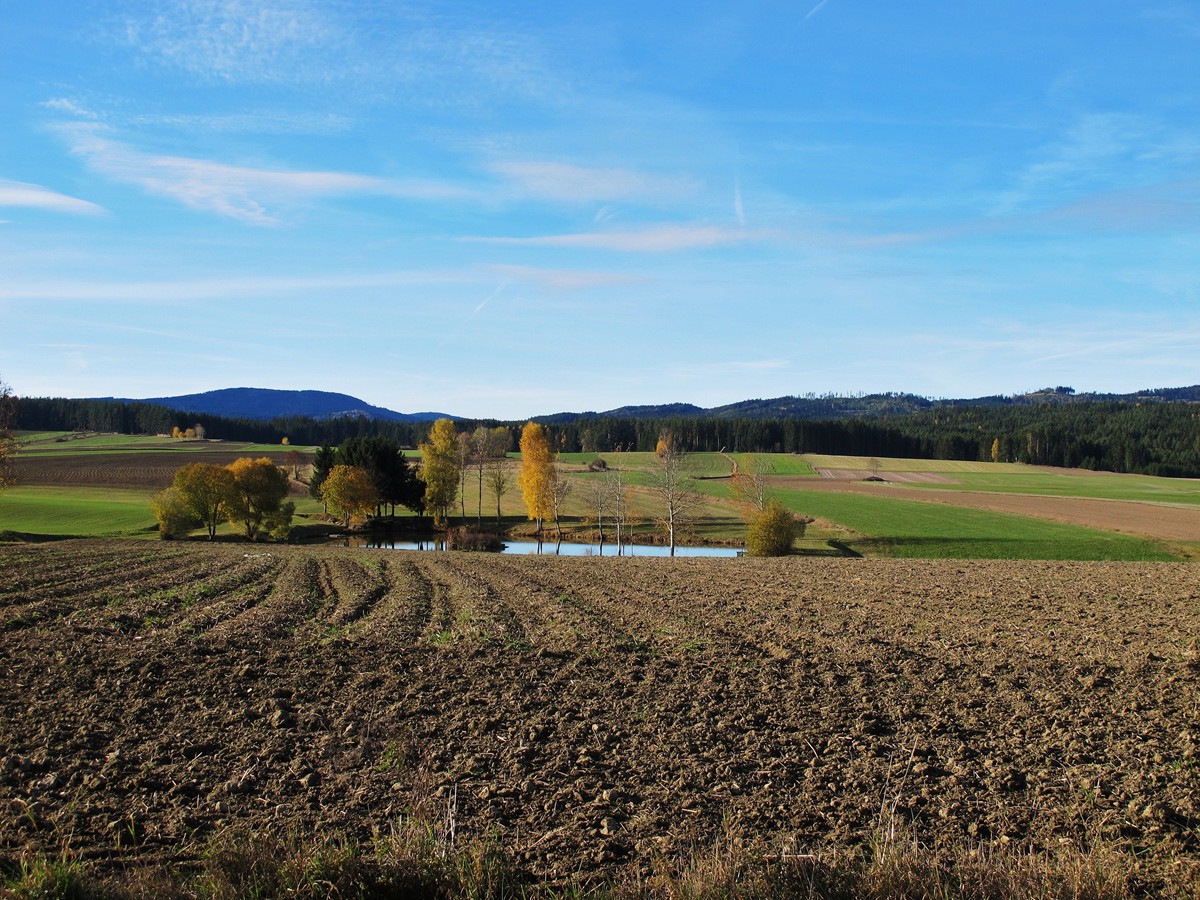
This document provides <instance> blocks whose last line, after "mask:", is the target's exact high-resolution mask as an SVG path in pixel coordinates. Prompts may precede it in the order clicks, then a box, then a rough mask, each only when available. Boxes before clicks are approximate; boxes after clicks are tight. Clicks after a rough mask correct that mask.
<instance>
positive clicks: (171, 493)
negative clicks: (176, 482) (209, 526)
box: [150, 487, 200, 541]
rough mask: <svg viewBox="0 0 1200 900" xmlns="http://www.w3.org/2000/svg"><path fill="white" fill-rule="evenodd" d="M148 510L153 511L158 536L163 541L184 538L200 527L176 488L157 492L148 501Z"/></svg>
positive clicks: (198, 521)
mask: <svg viewBox="0 0 1200 900" xmlns="http://www.w3.org/2000/svg"><path fill="white" fill-rule="evenodd" d="M150 508H151V509H152V510H154V518H156V519H158V536H159V537H160V538H162V539H163V540H164V541H169V540H171V539H172V538H177V537H185V536H186V535H187V534H188V533H189V532H190V531H191V530H192V529H193V528H196V527H198V526H199V525H200V520H199V519H197V518H196V516H195V515H194V514H193V513H192V511H191V509H190V508H189V507H188V505H187V503H186V502H185V501H184V498H183V497H182V495H181V494H180V493H179V490H178V488H174V487H169V488H167V489H166V490H165V491H159V492H158V493H157V494H155V495H154V499H152V500H151V501H150Z"/></svg>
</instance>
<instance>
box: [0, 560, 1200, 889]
mask: <svg viewBox="0 0 1200 900" xmlns="http://www.w3.org/2000/svg"><path fill="white" fill-rule="evenodd" d="M1197 635H1200V568H1198V567H1196V566H1193V565H1190V564H1153V565H1152V564H1097V563H1082V564H1062V563H1045V564H1039V563H1009V562H998V563H994V562H972V563H961V562H931V561H905V560H848V559H802V558H792V559H785V560H750V559H740V560H703V559H694V560H683V559H676V560H658V559H641V558H633V559H600V558H589V559H568V558H552V557H549V558H547V557H541V558H536V557H498V556H491V555H471V554H434V553H426V554H405V553H398V552H384V551H353V550H346V549H338V548H315V549H313V548H296V547H267V548H257V547H249V546H247V545H241V546H233V545H225V546H221V545H217V546H211V547H210V546H205V545H201V544H146V543H139V542H104V543H100V542H64V543H59V544H46V545H23V546H5V547H3V548H2V549H0V673H2V677H0V855H9V856H16V855H18V854H20V853H21V852H23V851H29V850H37V849H41V850H43V851H54V850H56V849H57V848H59V847H61V846H62V845H64V844H65V845H68V846H70V847H71V848H73V849H74V850H76V851H78V852H79V853H81V854H82V855H83V856H84V857H85V858H87V859H90V860H93V861H96V862H99V863H112V864H120V863H122V862H123V861H128V860H130V859H132V858H136V859H138V860H143V861H144V860H148V859H157V860H164V861H183V860H187V859H190V858H194V857H195V855H196V854H198V853H199V852H200V849H201V847H202V845H203V841H204V840H205V839H206V838H207V837H208V836H209V835H210V834H212V833H213V832H214V831H218V830H221V829H224V828H228V827H235V828H236V827H247V828H261V829H267V828H269V829H271V830H273V831H278V832H286V831H289V830H292V829H294V830H297V831H301V832H316V831H320V830H321V829H338V830H341V831H345V832H349V833H351V834H354V835H358V836H359V837H361V838H363V839H369V838H370V836H371V835H372V834H373V833H379V832H386V831H387V830H388V829H389V827H391V825H392V824H394V823H395V822H396V821H397V819H398V818H399V817H401V816H403V815H406V814H408V813H410V812H412V811H413V810H414V809H416V808H418V807H424V808H426V809H428V808H430V807H431V804H432V805H434V806H436V807H437V808H439V809H445V810H446V811H447V812H448V813H449V815H450V816H451V817H452V819H453V821H454V823H455V826H456V829H457V833H458V834H459V835H460V836H465V835H474V836H490V837H492V838H494V839H496V840H499V841H500V842H501V843H502V844H503V845H504V846H505V847H506V848H507V849H508V850H509V851H511V852H512V853H513V854H514V856H515V857H516V859H517V860H518V861H519V862H520V864H521V865H522V866H523V867H524V868H525V869H526V870H527V871H528V872H529V873H530V875H531V877H537V878H547V879H553V880H557V881H564V880H567V879H570V878H574V877H578V876H579V875H581V874H582V875H584V876H586V875H588V874H589V873H596V872H600V871H604V872H607V873H608V874H613V873H617V874H619V873H621V872H629V873H634V872H638V871H641V872H646V871H648V870H649V869H650V868H651V867H652V866H653V865H655V863H656V860H660V859H662V858H670V857H671V856H673V855H674V854H678V853H684V852H687V851H689V850H690V849H692V848H693V847H694V846H696V845H697V844H699V845H701V846H702V845H704V844H705V843H706V842H710V841H717V840H733V839H737V840H741V841H743V842H744V843H745V844H747V845H749V846H752V847H759V848H761V849H762V850H763V851H764V852H774V853H793V854H794V853H822V852H825V851H826V850H828V849H830V848H845V847H848V846H857V845H863V844H865V843H867V842H869V841H871V840H872V839H874V838H877V837H878V836H879V835H880V834H881V833H886V832H890V830H891V829H892V828H893V827H899V828H901V829H904V830H907V832H908V833H910V834H912V835H914V836H916V837H917V838H918V839H919V840H921V841H922V842H924V843H926V844H927V845H929V846H931V847H933V848H947V851H949V850H951V849H955V850H957V849H961V848H962V847H963V846H975V845H978V844H983V845H989V844H991V843H993V842H1000V843H1004V842H1008V843H1009V844H1015V845H1016V846H1019V847H1028V848H1030V849H1034V850H1053V849H1055V848H1059V847H1062V846H1066V845H1071V846H1079V847H1087V846H1090V845H1091V844H1092V843H1094V842H1112V843H1113V844H1115V845H1119V846H1126V847H1129V848H1130V849H1131V850H1133V851H1136V852H1137V853H1138V854H1140V858H1141V859H1142V860H1143V863H1144V864H1145V865H1146V866H1148V867H1149V868H1150V869H1154V868H1155V867H1161V868H1166V867H1168V866H1170V865H1172V864H1173V863H1174V862H1176V861H1178V860H1181V859H1182V860H1187V859H1189V858H1190V859H1192V860H1194V859H1195V858H1196V857H1197V855H1200V757H1198V755H1197V754H1198V748H1197V744H1198V743H1200V655H1198V652H1197V646H1196V644H1195V641H1194V638H1195V636H1197Z"/></svg>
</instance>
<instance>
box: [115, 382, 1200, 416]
mask: <svg viewBox="0 0 1200 900" xmlns="http://www.w3.org/2000/svg"><path fill="white" fill-rule="evenodd" d="M96 399H100V400H116V399H118V398H113V397H101V398H96ZM120 402H125V403H148V404H154V405H157V406H163V407H166V408H168V409H174V410H178V411H180V412H186V413H204V414H207V415H214V416H222V417H225V418H230V419H252V420H257V421H264V422H265V421H270V420H272V419H286V418H309V419H315V420H317V421H323V420H328V419H341V418H358V417H359V416H365V417H366V418H368V419H377V420H381V421H387V422H432V421H434V420H436V419H442V418H445V419H453V420H456V421H463V417H462V416H455V415H451V414H449V413H440V412H415V413H402V412H396V411H395V410H392V409H387V408H385V407H382V406H372V405H371V404H369V403H367V402H366V401H364V400H360V399H359V398H357V397H352V396H350V395H349V394H339V393H334V392H331V391H308V390H299V391H289V390H276V389H272V388H247V387H238V388H222V389H220V390H214V391H206V392H204V393H200V394H183V395H180V396H177V397H150V398H142V399H128V398H124V399H121V400H120ZM1088 402H1115V403H1200V385H1192V386H1190V387H1178V388H1153V389H1148V390H1144V391H1138V392H1136V393H1132V394H1104V393H1077V392H1076V391H1075V390H1074V389H1073V388H1069V387H1061V386H1060V387H1049V388H1043V389H1041V390H1038V391H1030V392H1028V393H1023V394H1011V395H995V396H991V397H975V398H970V399H945V398H942V399H930V398H928V397H922V396H919V395H917V394H909V393H898V392H885V393H876V394H858V395H851V396H842V395H836V394H821V395H818V394H804V395H802V396H801V395H795V396H786V397H773V398H768V399H752V400H742V401H739V402H737V403H728V404H725V405H723V406H714V407H709V408H705V407H702V406H696V405H695V404H692V403H661V404H653V405H642V406H621V407H617V408H615V409H608V410H604V411H603V412H560V413H552V414H550V415H544V416H533V417H532V418H533V420H534V421H537V422H542V423H545V424H550V425H566V424H570V423H573V422H577V421H581V420H587V419H669V418H680V419H684V418H693V417H704V418H717V419H809V420H813V419H876V418H886V417H892V416H897V417H898V416H905V415H910V414H912V413H917V412H921V411H923V410H928V409H935V408H939V407H943V408H944V407H1010V406H1034V405H1039V404H1073V403H1088Z"/></svg>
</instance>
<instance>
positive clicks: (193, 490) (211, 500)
mask: <svg viewBox="0 0 1200 900" xmlns="http://www.w3.org/2000/svg"><path fill="white" fill-rule="evenodd" d="M172 488H173V490H174V492H175V499H174V501H172V500H171V499H170V498H162V503H161V508H162V509H163V510H164V511H166V512H169V513H170V515H169V516H168V518H173V519H174V521H173V522H170V523H166V524H167V527H168V530H171V527H172V526H175V528H176V532H175V533H176V534H178V528H179V523H180V521H181V517H180V516H179V515H178V513H176V512H175V511H173V510H172V509H171V506H172V503H173V502H178V504H179V505H180V506H181V507H183V509H185V510H186V511H187V512H188V513H189V514H190V515H191V517H192V518H193V519H195V520H196V521H198V522H199V523H200V524H201V525H203V526H204V528H205V530H206V531H208V539H209V540H210V541H211V540H215V539H216V536H217V526H218V525H219V524H221V519H223V518H225V510H226V508H227V506H228V504H229V502H230V500H231V499H232V498H233V473H232V472H231V471H229V469H228V468H227V467H225V466H217V465H213V464H212V463H206V462H194V463H188V464H187V465H186V466H183V467H182V468H181V469H180V470H179V471H178V472H176V473H175V481H174V483H173V485H172ZM163 524H164V522H163V520H161V519H160V523H159V527H160V528H161V527H162V526H163ZM180 536H182V535H180Z"/></svg>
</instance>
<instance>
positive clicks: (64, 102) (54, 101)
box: [42, 97, 99, 119]
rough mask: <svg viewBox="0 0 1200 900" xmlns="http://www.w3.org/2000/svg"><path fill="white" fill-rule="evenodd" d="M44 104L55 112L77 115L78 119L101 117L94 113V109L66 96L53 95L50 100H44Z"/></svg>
mask: <svg viewBox="0 0 1200 900" xmlns="http://www.w3.org/2000/svg"><path fill="white" fill-rule="evenodd" d="M42 106H43V107H44V108H46V109H50V110H53V111H54V112H60V113H66V114H67V115H69V116H75V117H76V118H78V119H97V118H99V116H98V115H96V113H94V112H93V111H92V110H90V109H87V108H86V107H83V106H80V105H79V104H78V103H76V102H75V101H74V100H70V99H68V98H66V97H51V98H50V99H49V100H46V101H44V102H43V103H42Z"/></svg>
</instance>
